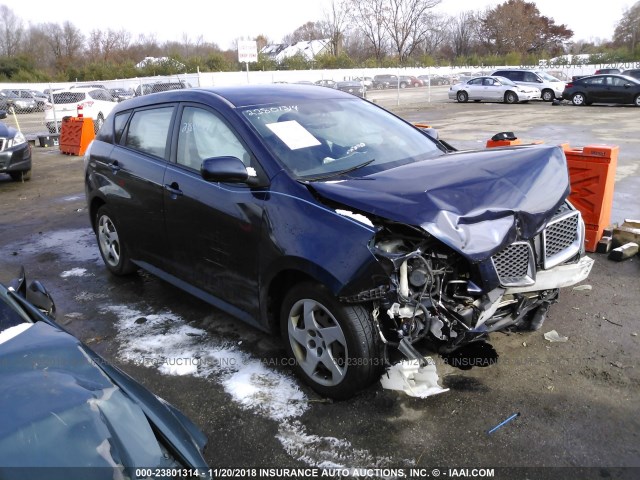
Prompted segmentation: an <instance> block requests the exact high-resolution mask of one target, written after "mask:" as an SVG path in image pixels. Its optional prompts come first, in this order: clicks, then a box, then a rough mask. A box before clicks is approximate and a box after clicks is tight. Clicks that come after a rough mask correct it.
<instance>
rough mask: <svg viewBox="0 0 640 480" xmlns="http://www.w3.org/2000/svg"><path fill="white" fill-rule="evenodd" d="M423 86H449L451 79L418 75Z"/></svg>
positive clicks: (440, 76) (441, 76) (442, 76)
mask: <svg viewBox="0 0 640 480" xmlns="http://www.w3.org/2000/svg"><path fill="white" fill-rule="evenodd" d="M418 78H419V79H420V80H422V82H423V84H424V85H429V84H431V85H450V84H451V78H450V77H446V76H444V75H418Z"/></svg>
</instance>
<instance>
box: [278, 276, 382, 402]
mask: <svg viewBox="0 0 640 480" xmlns="http://www.w3.org/2000/svg"><path fill="white" fill-rule="evenodd" d="M281 332H282V337H283V339H284V343H285V348H286V350H287V353H288V354H289V356H290V357H291V358H292V359H293V360H294V361H295V366H294V369H295V371H296V373H297V374H298V375H299V376H300V377H301V378H302V379H303V380H304V381H305V382H306V383H307V384H308V385H309V386H310V387H311V388H312V389H313V390H315V391H316V392H318V393H319V394H321V395H323V396H326V397H330V398H335V399H346V398H350V397H352V396H353V395H355V394H356V393H357V392H358V391H359V390H361V389H363V388H365V387H367V386H369V385H370V384H371V383H373V381H374V380H375V379H376V378H377V376H378V375H379V374H380V372H381V369H382V367H383V357H382V355H381V348H380V340H379V338H378V336H377V335H376V334H375V329H374V327H373V322H372V320H371V315H370V313H369V311H368V310H367V309H366V308H365V307H363V306H362V305H343V304H342V303H340V302H339V301H338V300H337V299H336V298H335V297H334V296H333V295H332V294H331V292H330V291H329V290H328V289H327V288H326V287H324V286H322V285H317V284H314V283H302V284H299V285H296V286H295V287H293V288H292V289H291V291H290V292H289V293H288V294H287V295H286V297H285V299H284V301H283V303H282V309H281Z"/></svg>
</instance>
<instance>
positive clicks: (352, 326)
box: [85, 85, 593, 398]
mask: <svg viewBox="0 0 640 480" xmlns="http://www.w3.org/2000/svg"><path fill="white" fill-rule="evenodd" d="M85 169H86V182H85V186H86V196H87V202H88V206H89V212H90V219H91V223H92V226H93V228H94V230H95V232H96V237H97V240H98V244H99V247H100V252H101V254H102V257H103V259H104V262H105V264H106V266H107V268H108V269H109V270H111V271H112V272H113V273H114V274H118V275H121V274H127V273H131V272H133V271H134V270H135V269H137V268H143V269H144V270H147V271H149V272H151V273H153V274H155V275H157V276H159V277H160V278H162V279H164V280H166V281H168V282H170V283H172V284H174V285H176V286H177V287H180V288H182V289H184V290H186V291H188V292H190V293H192V294H193V295H195V296H197V297H199V298H201V299H203V300H205V301H207V302H210V303H211V304H212V305H215V306H217V307H219V308H221V309H222V310H224V311H226V312H228V313H230V314H232V315H234V316H236V317H238V318H240V319H242V320H245V321H247V322H249V323H250V324H252V325H255V326H256V327H258V328H261V329H263V330H267V331H274V332H280V333H281V335H282V336H283V340H284V345H285V347H286V349H287V352H288V354H289V355H291V356H292V357H293V358H294V359H295V360H296V361H295V362H294V363H295V369H296V371H297V373H298V374H299V375H300V376H301V378H302V379H304V380H305V381H306V382H307V383H308V384H309V385H310V386H311V387H312V388H313V389H315V390H316V391H317V392H319V393H320V394H322V395H326V396H330V397H334V398H347V397H349V396H352V395H353V394H354V393H356V392H357V391H359V390H361V389H363V388H365V387H366V386H368V385H370V384H371V383H372V382H373V381H374V380H375V379H377V378H378V375H379V374H380V373H381V371H382V369H383V368H384V367H385V366H386V365H388V362H389V361H390V359H391V358H393V357H396V358H397V355H393V352H394V351H399V352H401V353H402V354H403V355H404V356H405V357H408V358H409V359H412V360H418V361H420V362H423V361H424V357H423V356H422V354H421V353H420V352H419V351H418V349H417V348H416V347H415V345H416V344H417V343H418V342H419V341H421V340H423V339H424V340H428V341H429V342H430V344H431V345H433V346H434V348H436V349H437V350H438V351H439V352H441V353H450V352H453V351H455V350H456V349H459V348H461V347H463V346H465V345H468V344H470V343H471V342H475V341H478V340H481V339H484V338H486V337H487V335H488V333H489V332H493V331H497V330H502V329H506V328H515V327H517V328H523V329H536V328H539V326H540V325H541V324H542V322H543V320H544V318H545V316H546V314H547V311H548V309H549V306H550V305H551V304H552V303H554V302H555V301H556V299H557V297H558V289H559V288H561V287H565V286H568V285H572V284H575V283H577V282H579V281H582V280H584V279H585V278H586V277H587V276H588V274H589V272H590V269H591V266H592V263H593V261H592V260H591V259H589V258H588V257H585V256H584V250H583V236H584V224H583V221H582V219H581V216H580V213H579V212H578V211H577V210H576V209H574V208H573V207H572V206H571V205H570V204H569V203H568V202H567V196H568V194H569V176H568V171H567V165H566V159H565V156H564V153H563V151H562V149H561V148H560V147H555V146H548V145H534V146H524V147H510V148H500V149H491V150H479V151H464V152H457V151H454V150H453V149H452V148H451V147H450V146H449V145H447V144H446V143H445V142H442V141H439V140H437V139H434V138H432V136H430V135H429V134H428V132H425V131H423V130H420V129H418V128H416V127H415V126H413V125H411V124H409V123H407V122H405V121H404V120H402V119H400V118H398V117H396V116H395V115H393V114H391V113H389V112H388V111H386V110H384V109H382V108H380V107H378V106H376V105H374V104H372V103H370V102H368V101H365V100H362V99H359V98H356V97H353V96H352V95H349V94H347V93H343V92H340V91H337V90H334V89H322V88H317V87H310V86H304V85H271V86H243V87H220V88H198V89H186V90H179V91H172V92H165V93H158V94H154V95H148V96H145V97H140V98H136V99H133V100H130V101H127V102H125V103H123V104H120V105H118V106H117V107H116V108H115V109H114V111H113V112H112V113H111V115H110V116H109V118H108V119H107V121H106V123H105V125H104V127H103V128H102V129H101V131H100V132H99V134H98V136H97V138H96V140H95V141H94V142H93V143H92V145H91V146H90V148H89V149H88V151H87V153H86V156H85Z"/></svg>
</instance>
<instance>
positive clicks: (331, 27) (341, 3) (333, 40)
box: [321, 0, 349, 56]
mask: <svg viewBox="0 0 640 480" xmlns="http://www.w3.org/2000/svg"><path fill="white" fill-rule="evenodd" d="M348 23H349V8H348V4H347V0H338V1H337V2H336V0H331V5H330V6H329V9H328V11H325V13H324V20H323V21H322V22H321V25H322V31H323V33H324V35H323V37H324V38H328V39H329V46H330V49H331V54H332V55H335V56H337V55H339V54H340V49H341V48H342V42H343V39H344V35H345V30H346V28H347V25H348Z"/></svg>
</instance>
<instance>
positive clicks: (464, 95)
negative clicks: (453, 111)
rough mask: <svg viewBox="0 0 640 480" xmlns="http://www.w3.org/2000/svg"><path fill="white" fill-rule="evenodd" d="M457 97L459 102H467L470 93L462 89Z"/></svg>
mask: <svg viewBox="0 0 640 480" xmlns="http://www.w3.org/2000/svg"><path fill="white" fill-rule="evenodd" d="M456 98H457V99H458V102H460V103H465V102H467V101H468V100H469V95H468V94H467V92H465V91H464V90H461V91H459V92H458V94H457V95H456Z"/></svg>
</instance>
